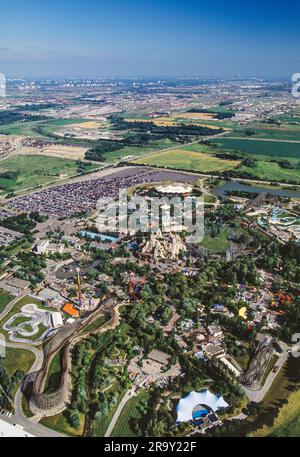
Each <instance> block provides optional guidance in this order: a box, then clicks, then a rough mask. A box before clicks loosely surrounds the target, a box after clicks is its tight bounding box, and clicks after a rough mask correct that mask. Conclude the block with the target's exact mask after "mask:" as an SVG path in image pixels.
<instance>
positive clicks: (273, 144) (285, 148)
mask: <svg viewBox="0 0 300 457" xmlns="http://www.w3.org/2000/svg"><path fill="white" fill-rule="evenodd" d="M212 142H213V143H215V144H217V145H219V146H221V147H222V149H233V150H235V151H241V152H245V153H247V154H249V155H255V156H259V155H263V156H271V157H272V158H282V159H284V158H290V157H293V158H296V159H299V160H300V142H299V143H288V142H278V141H264V140H249V139H230V138H217V139H215V140H212Z"/></svg>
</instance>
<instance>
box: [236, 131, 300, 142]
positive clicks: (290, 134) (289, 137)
mask: <svg viewBox="0 0 300 457" xmlns="http://www.w3.org/2000/svg"><path fill="white" fill-rule="evenodd" d="M248 130H250V131H253V132H254V135H251V136H250V138H253V139H270V140H280V141H299V143H300V127H299V129H295V130H289V129H283V128H282V129H280V128H278V129H276V128H271V129H267V128H264V129H263V128H256V127H253V129H252V128H249V129H247V130H237V131H233V132H231V133H230V134H229V136H234V137H240V138H245V139H249V135H246V134H245V131H248Z"/></svg>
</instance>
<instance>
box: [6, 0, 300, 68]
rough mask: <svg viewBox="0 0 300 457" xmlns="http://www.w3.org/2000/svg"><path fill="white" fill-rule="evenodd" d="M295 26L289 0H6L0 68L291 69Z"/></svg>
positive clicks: (296, 12) (299, 11)
mask: <svg viewBox="0 0 300 457" xmlns="http://www.w3.org/2000/svg"><path fill="white" fill-rule="evenodd" d="M299 29H300V4H299V2H292V1H290V0H287V1H285V2H280V3H279V2H276V0H274V1H269V0H267V1H262V2H258V1H255V0H254V1H251V2H249V1H248V2H244V1H235V0H228V1H221V0H214V1H202V0H181V1H177V0H160V1H157V0H150V1H146V0H140V1H137V0H128V1H126V0H97V1H96V0H85V1H82V0H81V1H77V0H73V1H70V0H51V1H49V0H44V1H43V2H42V1H40V0H39V1H38V0H26V1H25V0H9V1H8V2H5V3H4V4H2V5H1V11H0V72H2V73H6V74H9V75H38V76H55V75H57V76H138V77H139V76H232V75H240V76H248V75H252V76H268V77H272V76H273V77H279V76H280V77H282V76H287V77H289V76H290V75H291V74H292V73H294V72H299V71H300V52H299V49H300V33H299Z"/></svg>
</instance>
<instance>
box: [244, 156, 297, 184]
mask: <svg viewBox="0 0 300 457" xmlns="http://www.w3.org/2000/svg"><path fill="white" fill-rule="evenodd" d="M299 152H300V151H299ZM236 171H237V172H238V173H245V172H247V173H251V174H252V175H253V176H254V177H257V178H259V179H262V180H267V181H296V182H298V183H299V182H300V168H298V169H294V168H293V169H289V168H282V167H280V165H279V164H278V163H274V162H267V161H258V162H256V166H255V167H253V168H251V167H245V166H242V167H240V168H239V169H238V170H236Z"/></svg>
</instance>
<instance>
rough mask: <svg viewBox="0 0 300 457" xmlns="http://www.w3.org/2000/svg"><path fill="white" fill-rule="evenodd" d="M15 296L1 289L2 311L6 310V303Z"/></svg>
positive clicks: (0, 306)
mask: <svg viewBox="0 0 300 457" xmlns="http://www.w3.org/2000/svg"><path fill="white" fill-rule="evenodd" d="M13 298H14V297H13V296H12V295H9V293H7V292H5V291H4V290H1V291H0V313H1V312H2V311H3V310H4V308H5V307H6V305H7V304H8V303H9V302H10V301H11V300H13Z"/></svg>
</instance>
